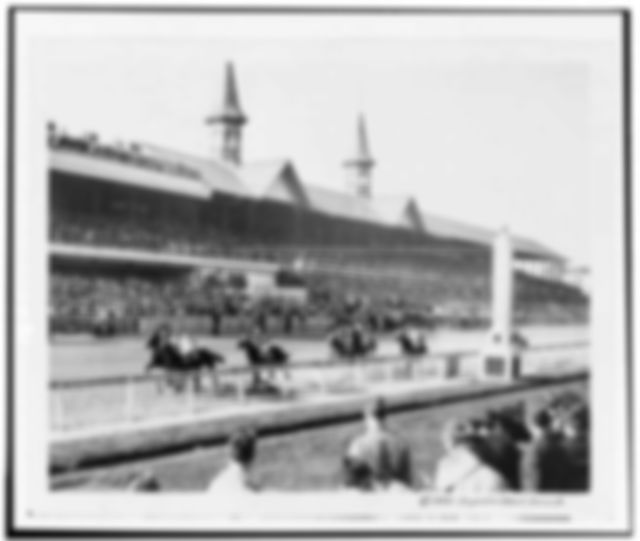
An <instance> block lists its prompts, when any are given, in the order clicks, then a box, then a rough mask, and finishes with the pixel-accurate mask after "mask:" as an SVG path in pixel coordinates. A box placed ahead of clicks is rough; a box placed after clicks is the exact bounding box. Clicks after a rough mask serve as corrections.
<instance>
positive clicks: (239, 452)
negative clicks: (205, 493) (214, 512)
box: [209, 428, 257, 495]
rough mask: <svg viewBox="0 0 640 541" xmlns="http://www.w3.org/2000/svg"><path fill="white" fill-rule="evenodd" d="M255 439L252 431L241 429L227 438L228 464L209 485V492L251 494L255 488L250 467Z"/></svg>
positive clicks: (254, 452) (254, 454)
mask: <svg viewBox="0 0 640 541" xmlns="http://www.w3.org/2000/svg"><path fill="white" fill-rule="evenodd" d="M256 447H257V439H256V434H255V432H254V431H253V430H250V429H247V428H242V429H239V430H237V431H236V432H234V433H233V434H232V435H231V437H230V438H229V444H228V448H227V449H228V451H227V452H228V457H229V463H228V464H227V465H226V467H225V468H223V470H222V471H220V472H219V473H218V474H217V475H216V476H215V477H214V479H213V480H212V481H211V483H210V484H209V492H213V493H217V494H219V495H225V494H231V493H238V492H253V491H255V490H256V486H255V484H254V483H253V481H252V479H251V475H250V474H251V466H252V465H253V463H254V460H255V456H256Z"/></svg>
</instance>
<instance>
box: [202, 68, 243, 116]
mask: <svg viewBox="0 0 640 541" xmlns="http://www.w3.org/2000/svg"><path fill="white" fill-rule="evenodd" d="M207 120H208V121H209V122H228V123H237V124H244V123H245V122H246V121H247V116H246V115H245V114H244V112H243V111H242V107H241V106H240V97H239V95H238V87H237V85H236V76H235V70H234V67H233V63H232V62H227V65H226V72H225V86H224V101H223V102H222V110H221V111H220V113H218V114H217V115H213V116H211V117H209V118H208V119H207Z"/></svg>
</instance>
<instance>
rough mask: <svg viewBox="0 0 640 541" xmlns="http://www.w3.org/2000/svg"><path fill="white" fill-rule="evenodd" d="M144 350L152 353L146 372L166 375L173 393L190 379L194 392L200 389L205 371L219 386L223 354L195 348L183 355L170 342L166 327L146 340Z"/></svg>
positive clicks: (169, 331)
mask: <svg viewBox="0 0 640 541" xmlns="http://www.w3.org/2000/svg"><path fill="white" fill-rule="evenodd" d="M147 347H148V348H149V349H150V350H151V352H152V354H151V360H150V361H149V363H148V364H147V366H146V372H151V371H152V370H158V369H159V370H162V371H163V372H164V373H165V374H166V375H167V383H169V385H170V386H171V387H173V388H174V390H176V391H179V390H182V389H183V388H184V384H185V382H186V381H187V379H188V378H189V377H191V378H193V379H192V381H193V384H194V389H195V390H196V392H199V391H201V390H202V381H201V375H202V372H203V371H207V372H208V373H209V374H210V376H211V377H212V379H213V382H214V386H215V387H216V388H217V387H218V374H217V370H216V369H217V367H218V365H219V364H222V363H224V362H225V359H224V357H223V356H222V355H220V354H219V353H217V352H215V351H211V350H209V349H207V348H204V347H195V348H193V349H191V350H190V351H188V352H182V351H180V349H179V348H178V347H177V346H176V345H175V343H174V342H173V341H172V339H171V330H170V328H169V327H167V326H162V327H160V328H158V329H157V330H156V331H155V332H154V333H153V334H152V335H151V337H150V338H149V341H148V343H147Z"/></svg>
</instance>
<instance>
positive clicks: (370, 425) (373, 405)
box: [363, 398, 387, 430]
mask: <svg viewBox="0 0 640 541" xmlns="http://www.w3.org/2000/svg"><path fill="white" fill-rule="evenodd" d="M386 416H387V408H386V405H385V403H384V400H383V399H382V398H376V399H375V400H372V401H370V402H368V403H367V404H366V405H365V407H364V411H363V418H364V424H365V426H366V428H367V429H369V430H371V429H378V428H381V427H382V425H384V421H385V419H386Z"/></svg>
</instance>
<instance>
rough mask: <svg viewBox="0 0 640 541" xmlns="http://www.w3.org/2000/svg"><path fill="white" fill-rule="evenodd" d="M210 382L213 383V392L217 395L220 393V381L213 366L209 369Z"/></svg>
mask: <svg viewBox="0 0 640 541" xmlns="http://www.w3.org/2000/svg"><path fill="white" fill-rule="evenodd" d="M211 381H212V382H213V390H214V391H215V392H216V393H217V392H219V391H220V380H219V379H218V369H217V368H216V367H215V366H214V367H213V368H212V369H211Z"/></svg>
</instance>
